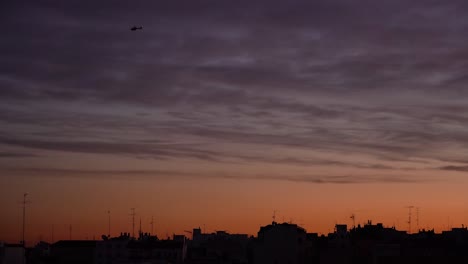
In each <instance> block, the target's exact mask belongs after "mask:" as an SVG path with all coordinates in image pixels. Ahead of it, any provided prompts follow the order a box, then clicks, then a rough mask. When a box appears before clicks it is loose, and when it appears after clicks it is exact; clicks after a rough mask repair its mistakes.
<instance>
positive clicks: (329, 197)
mask: <svg viewBox="0 0 468 264" xmlns="http://www.w3.org/2000/svg"><path fill="white" fill-rule="evenodd" d="M1 183H2V184H6V182H5V180H4V179H2V180H1ZM9 184H10V186H12V187H13V188H11V189H10V190H6V191H5V192H3V193H2V194H1V197H0V198H1V199H2V201H4V203H3V204H4V205H6V206H5V207H4V209H3V212H4V213H5V214H4V216H6V217H2V219H1V222H0V227H1V229H0V234H1V237H0V240H4V241H7V242H19V239H20V237H21V223H22V222H21V216H22V215H21V213H22V210H21V204H20V201H21V198H22V195H21V193H18V192H17V190H18V189H25V190H28V193H29V196H28V197H29V199H30V200H31V204H29V205H28V206H27V230H26V237H27V239H26V241H27V242H28V245H31V243H36V242H37V241H39V240H41V239H42V240H44V241H51V236H52V228H53V234H54V241H57V240H63V239H69V226H70V224H71V225H72V239H77V240H82V239H101V235H103V234H106V233H107V228H108V223H107V221H108V215H107V210H110V211H111V235H112V236H118V235H119V234H120V232H127V233H132V229H131V223H132V222H131V221H132V220H131V216H130V212H131V211H130V208H132V207H135V208H136V217H135V233H137V232H138V230H139V222H140V218H141V221H142V229H143V232H151V230H150V229H151V227H150V221H151V217H152V216H153V217H154V222H155V224H154V230H155V233H156V234H157V236H158V237H159V238H166V237H167V236H170V237H172V234H185V235H186V236H188V237H189V236H190V234H188V233H187V232H185V231H186V230H190V231H191V230H192V228H197V227H200V228H202V230H203V232H208V233H211V232H214V231H217V230H225V231H227V232H229V233H243V234H248V235H254V236H256V234H257V232H258V230H259V229H260V227H261V226H264V225H267V224H270V223H271V221H272V214H273V211H274V210H276V221H277V222H292V223H296V224H298V225H299V226H302V227H304V228H305V229H306V230H307V231H308V232H311V233H319V234H325V235H326V234H328V233H330V232H333V229H334V225H335V224H347V225H348V227H351V226H352V220H351V219H350V216H351V214H355V215H356V225H357V224H361V225H362V224H364V223H366V222H367V221H368V220H371V221H372V223H374V224H375V223H383V224H384V226H387V227H391V226H395V227H396V228H397V229H398V230H402V231H407V230H408V223H407V221H408V209H407V208H405V207H406V206H407V205H413V206H415V207H418V208H419V228H420V229H423V228H424V229H426V230H427V229H432V228H434V229H435V231H436V232H441V231H443V230H448V229H449V228H450V227H460V226H462V225H463V224H464V223H466V222H467V220H468V213H467V211H466V210H465V211H460V210H458V208H463V206H464V204H463V200H466V199H465V198H466V194H465V192H464V189H463V186H462V185H456V184H453V183H438V184H429V183H426V184H418V185H416V184H401V183H395V184H311V183H306V184H304V183H297V182H288V181H265V180H232V179H210V180H209V181H208V180H203V179H202V180H194V179H170V180H167V179H166V180H164V181H161V180H140V181H125V182H122V180H102V179H85V180H83V179H77V178H70V179H54V178H47V177H44V178H37V179H29V180H28V181H26V180H25V179H24V178H18V179H16V180H15V181H10V182H9ZM122 186H125V187H122ZM266 186H268V188H266ZM59 188H60V189H59ZM444 188H450V189H451V191H450V192H445V191H441V190H443V189H444ZM421 192H422V193H431V194H432V195H431V196H430V197H427V196H422V195H421ZM442 198H443V199H444V200H442ZM16 200H17V202H16ZM447 200H450V201H452V202H451V203H449V204H447V203H446V202H445V201H447ZM5 201H9V202H8V203H5ZM416 230H417V215H416V209H413V211H412V232H413V233H414V232H415V231H416Z"/></svg>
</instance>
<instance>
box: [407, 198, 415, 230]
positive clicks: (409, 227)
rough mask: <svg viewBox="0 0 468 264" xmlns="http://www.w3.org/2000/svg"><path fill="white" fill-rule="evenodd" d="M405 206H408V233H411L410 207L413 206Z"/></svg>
mask: <svg viewBox="0 0 468 264" xmlns="http://www.w3.org/2000/svg"><path fill="white" fill-rule="evenodd" d="M406 208H408V234H411V209H413V208H414V206H412V205H410V206H407V207H406Z"/></svg>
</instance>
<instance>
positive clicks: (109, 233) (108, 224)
mask: <svg viewBox="0 0 468 264" xmlns="http://www.w3.org/2000/svg"><path fill="white" fill-rule="evenodd" d="M107 216H108V219H107V220H108V223H107V235H108V236H109V238H110V236H111V219H110V218H111V215H110V210H107Z"/></svg>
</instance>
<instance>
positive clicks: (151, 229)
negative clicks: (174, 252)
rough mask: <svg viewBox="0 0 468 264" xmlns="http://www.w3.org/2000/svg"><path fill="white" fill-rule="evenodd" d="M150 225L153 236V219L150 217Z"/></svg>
mask: <svg viewBox="0 0 468 264" xmlns="http://www.w3.org/2000/svg"><path fill="white" fill-rule="evenodd" d="M150 224H151V234H153V229H154V218H153V216H151V222H150Z"/></svg>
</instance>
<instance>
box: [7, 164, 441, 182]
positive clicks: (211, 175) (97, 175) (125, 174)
mask: <svg viewBox="0 0 468 264" xmlns="http://www.w3.org/2000/svg"><path fill="white" fill-rule="evenodd" d="M5 171H8V173H9V174H11V175H15V176H23V177H53V178H62V179H66V178H70V177H71V178H75V177H78V178H90V179H115V180H132V179H161V178H173V179H194V178H208V179H228V180H262V181H263V180H264V181H270V180H274V181H290V182H300V183H311V184H362V183H424V182H428V181H432V179H428V178H417V177H414V176H398V177H395V176H394V175H391V176H382V175H371V176H369V175H366V176H358V175H314V174H310V175H294V174H291V175H288V174H276V175H271V174H268V175H264V174H239V173H236V174H232V173H230V172H220V171H216V172H203V173H200V172H186V171H177V170H82V169H76V170H75V169H57V168H33V167H30V168H6V169H5Z"/></svg>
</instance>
